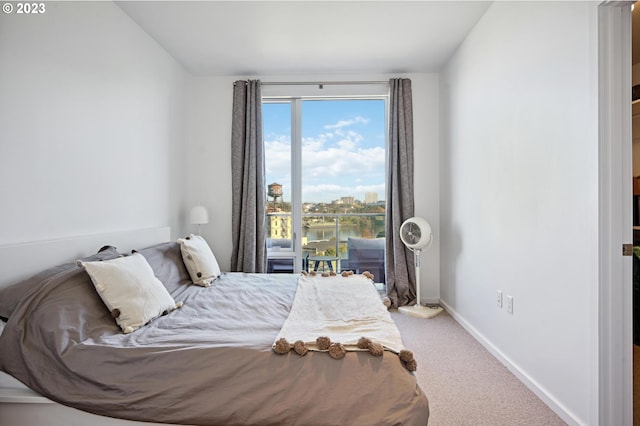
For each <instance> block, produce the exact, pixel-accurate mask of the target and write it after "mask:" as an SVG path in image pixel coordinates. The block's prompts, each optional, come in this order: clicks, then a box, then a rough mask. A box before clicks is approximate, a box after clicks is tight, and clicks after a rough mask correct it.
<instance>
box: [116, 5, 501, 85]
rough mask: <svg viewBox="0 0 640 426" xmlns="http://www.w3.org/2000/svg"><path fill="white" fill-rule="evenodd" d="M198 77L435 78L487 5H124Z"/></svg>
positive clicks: (137, 21) (135, 19) (142, 25)
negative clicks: (431, 74)
mask: <svg viewBox="0 0 640 426" xmlns="http://www.w3.org/2000/svg"><path fill="white" fill-rule="evenodd" d="M116 3H117V4H118V6H119V7H120V8H121V9H122V10H123V11H124V12H125V13H126V14H128V15H129V16H130V17H131V18H132V19H133V20H134V21H135V22H136V23H137V24H138V25H139V26H140V27H142V29H143V30H144V31H146V32H147V33H148V34H149V35H150V36H151V37H153V38H154V39H155V40H156V41H157V42H158V43H159V44H160V45H161V46H163V47H164V48H165V49H166V50H167V52H169V53H170V54H171V55H172V56H173V57H174V58H175V59H176V60H177V61H178V62H180V63H181V64H182V65H183V66H184V67H185V68H186V69H187V70H189V71H190V72H191V73H192V74H194V75H234V76H235V75H248V76H251V75H299V74H355V73H360V74H361V73H367V74H372V73H418V72H437V71H439V70H440V69H441V68H442V66H443V65H444V64H445V63H446V62H447V60H448V59H449V58H450V57H451V55H452V54H453V52H454V51H455V49H456V48H457V47H458V45H459V44H460V43H461V42H462V41H463V40H464V38H465V37H466V35H467V34H468V33H469V31H470V30H471V29H472V28H473V26H474V25H475V24H476V22H477V21H478V20H479V19H480V17H481V16H482V15H483V14H484V12H485V11H486V10H487V8H488V7H489V5H490V4H491V2H483V1H468V2H467V1H406V2H405V1H394V0H388V1H193V2H191V1H157V2H156V1H120V2H116Z"/></svg>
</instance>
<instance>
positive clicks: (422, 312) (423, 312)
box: [398, 249, 434, 318]
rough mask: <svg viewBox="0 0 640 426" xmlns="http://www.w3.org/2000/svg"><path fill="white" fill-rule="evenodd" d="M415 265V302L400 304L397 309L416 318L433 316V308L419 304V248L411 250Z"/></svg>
mask: <svg viewBox="0 0 640 426" xmlns="http://www.w3.org/2000/svg"><path fill="white" fill-rule="evenodd" d="M413 254H414V259H415V265H416V304H415V305H412V306H400V307H399V308H398V311H399V312H401V313H403V314H405V315H410V316H412V317H418V318H431V317H433V316H434V310H433V309H432V308H429V307H427V306H422V305H421V304H420V249H415V250H413Z"/></svg>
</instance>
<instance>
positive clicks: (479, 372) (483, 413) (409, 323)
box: [391, 311, 566, 426]
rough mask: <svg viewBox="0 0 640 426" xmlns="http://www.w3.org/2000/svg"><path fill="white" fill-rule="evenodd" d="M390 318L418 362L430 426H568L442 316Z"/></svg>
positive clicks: (395, 314) (470, 337)
mask: <svg viewBox="0 0 640 426" xmlns="http://www.w3.org/2000/svg"><path fill="white" fill-rule="evenodd" d="M391 316H392V318H393V319H394V321H395V322H396V324H397V325H398V329H399V330H400V334H401V335H402V340H403V342H404V344H405V346H406V347H407V349H410V350H412V351H413V354H414V357H415V358H416V361H417V362H418V370H417V371H416V373H415V374H416V377H417V379H418V383H419V384H420V387H421V388H422V390H423V391H424V392H425V393H426V394H427V398H428V399H429V407H430V411H431V414H430V416H429V426H466V425H469V426H483V425H486V426H502V425H504V426H507V425H508V426H517V425H522V426H525V425H526V426H538V425H539V426H553V425H565V424H566V423H565V422H563V421H562V419H560V418H559V417H558V416H557V415H556V414H555V413H554V412H553V411H552V410H551V409H550V408H549V407H547V406H546V405H545V404H544V403H543V402H542V401H541V400H540V399H539V398H538V397H537V396H536V395H534V394H533V393H532V392H531V391H530V390H529V389H527V387H526V386H525V385H524V384H522V382H520V381H519V380H518V379H517V378H516V377H515V376H514V375H513V374H512V373H511V372H510V371H509V370H507V368H506V367H505V366H503V365H502V364H501V363H500V362H499V361H498V360H497V359H496V358H494V357H493V355H491V354H490V353H489V352H488V351H487V350H486V349H485V348H484V347H483V346H482V345H481V344H480V343H479V342H478V341H476V340H475V339H474V338H473V337H472V336H471V335H470V334H469V333H468V332H467V331H466V330H465V329H464V328H462V326H460V324H458V323H457V322H456V321H455V320H454V319H453V318H452V317H451V316H450V315H449V314H448V313H447V312H446V311H444V312H442V313H441V314H440V315H438V316H436V317H434V318H429V319H422V318H416V317H411V316H408V315H403V314H401V313H399V312H397V311H391Z"/></svg>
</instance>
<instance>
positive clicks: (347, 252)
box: [267, 212, 385, 282]
mask: <svg viewBox="0 0 640 426" xmlns="http://www.w3.org/2000/svg"><path fill="white" fill-rule="evenodd" d="M384 222H385V214H384V213H304V214H303V215H302V228H303V229H302V238H301V240H302V252H303V257H304V258H305V259H306V262H303V268H304V269H310V270H311V269H316V268H319V267H321V268H327V269H328V268H329V267H330V268H331V269H333V270H334V271H336V272H340V271H343V270H353V271H355V272H357V273H361V272H364V271H365V270H369V271H370V272H371V273H373V274H374V276H375V281H376V282H384V249H385V248H384V247H385V242H384ZM292 235H293V229H292V228H291V213H290V212H277V213H267V236H268V238H269V241H268V247H269V248H270V249H271V252H272V253H274V251H275V250H278V251H282V250H291V247H292V245H291V236H292ZM278 246H279V248H278ZM277 257H281V256H277ZM282 269H283V270H284V271H286V268H282ZM319 270H320V269H319Z"/></svg>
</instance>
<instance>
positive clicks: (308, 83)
mask: <svg viewBox="0 0 640 426" xmlns="http://www.w3.org/2000/svg"><path fill="white" fill-rule="evenodd" d="M344 84H389V81H388V80H386V81H324V82H323V81H263V82H262V85H263V86H320V87H322V86H331V85H344Z"/></svg>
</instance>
